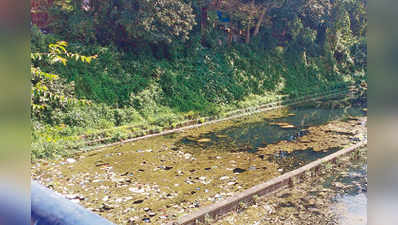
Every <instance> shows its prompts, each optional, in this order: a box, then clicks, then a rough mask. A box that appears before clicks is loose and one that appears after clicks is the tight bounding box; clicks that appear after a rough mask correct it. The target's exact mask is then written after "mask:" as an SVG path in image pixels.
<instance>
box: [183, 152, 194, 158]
mask: <svg viewBox="0 0 398 225" xmlns="http://www.w3.org/2000/svg"><path fill="white" fill-rule="evenodd" d="M191 157H192V155H191V154H189V153H186V154H185V155H184V158H185V159H190V158H191Z"/></svg>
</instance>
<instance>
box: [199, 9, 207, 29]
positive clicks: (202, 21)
mask: <svg viewBox="0 0 398 225" xmlns="http://www.w3.org/2000/svg"><path fill="white" fill-rule="evenodd" d="M207 11H208V7H207V6H205V7H202V10H201V15H200V31H201V33H202V34H204V33H205V32H206V29H207Z"/></svg>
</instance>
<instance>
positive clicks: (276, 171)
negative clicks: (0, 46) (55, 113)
mask: <svg viewBox="0 0 398 225" xmlns="http://www.w3.org/2000/svg"><path fill="white" fill-rule="evenodd" d="M363 103H364V102H363V101H341V100H329V101H325V102H317V103H315V104H306V105H300V106H296V107H293V108H285V109H280V110H275V111H269V112H264V113H259V114H255V115H251V116H249V117H242V118H238V119H233V120H229V121H224V122H220V123H216V124H211V125H208V126H203V127H199V128H195V129H189V130H185V131H183V132H179V133H174V134H170V135H166V136H158V137H154V138H149V139H143V140H140V141H137V142H133V143H128V144H125V145H120V146H114V147H111V148H107V149H103V150H99V151H92V152H87V153H80V154H76V155H74V156H72V157H71V158H73V160H70V159H71V158H69V159H67V158H63V159H58V160H50V161H42V162H38V163H35V164H34V165H33V166H32V176H33V178H34V179H35V180H38V181H39V182H40V183H42V184H44V185H46V186H47V187H50V188H52V189H54V190H56V191H57V192H59V193H61V194H63V195H65V196H66V197H67V198H69V199H71V200H73V201H75V202H78V203H80V204H82V205H84V206H85V207H87V208H89V209H90V210H92V211H94V212H97V213H99V214H100V215H102V216H104V217H106V218H108V219H109V220H111V221H113V222H115V223H116V224H141V223H149V224H160V223H165V222H168V221H171V220H174V219H176V218H178V217H180V216H183V215H186V214H189V213H191V212H192V211H194V210H195V209H196V208H198V207H201V206H204V205H208V204H211V203H214V202H216V201H219V200H221V199H225V198H226V197H229V196H231V195H232V194H233V193H235V192H239V191H242V190H244V189H247V188H250V187H252V186H254V185H256V184H259V183H262V182H264V181H267V180H269V179H271V178H273V177H276V176H279V175H281V174H283V173H284V172H286V171H290V170H293V169H296V168H298V167H300V166H302V165H304V164H306V163H308V162H310V161H313V160H316V159H318V158H320V157H323V156H325V155H328V154H331V153H333V152H335V151H337V150H339V149H341V148H342V147H344V146H347V145H350V144H352V143H355V142H358V141H361V140H363V138H364V136H363V135H362V134H363V130H364V129H366V128H365V121H366V120H365V118H366V117H365V115H366V112H365V110H363V108H364V105H363Z"/></svg>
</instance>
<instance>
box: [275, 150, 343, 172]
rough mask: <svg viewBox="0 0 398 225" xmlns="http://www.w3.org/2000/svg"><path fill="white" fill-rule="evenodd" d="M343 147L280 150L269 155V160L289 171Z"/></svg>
mask: <svg viewBox="0 0 398 225" xmlns="http://www.w3.org/2000/svg"><path fill="white" fill-rule="evenodd" d="M341 149H342V148H340V147H334V148H328V149H325V150H324V151H314V149H312V148H308V149H305V150H295V151H293V152H291V153H288V152H285V151H280V152H278V153H275V154H273V155H268V161H270V162H276V163H277V164H278V166H279V167H278V168H279V169H283V171H285V172H288V171H292V170H295V169H297V168H299V167H301V166H304V165H305V164H308V163H310V162H312V161H315V160H317V159H319V158H323V157H325V156H327V155H329V154H333V153H335V152H337V151H339V150H341Z"/></svg>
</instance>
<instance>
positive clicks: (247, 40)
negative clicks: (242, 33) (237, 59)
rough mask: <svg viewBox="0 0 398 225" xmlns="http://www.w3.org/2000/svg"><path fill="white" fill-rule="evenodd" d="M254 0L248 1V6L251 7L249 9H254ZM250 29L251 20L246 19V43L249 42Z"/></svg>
mask: <svg viewBox="0 0 398 225" xmlns="http://www.w3.org/2000/svg"><path fill="white" fill-rule="evenodd" d="M254 7H255V6H254V0H252V1H251V3H250V8H251V10H254ZM252 15H253V14H252V13H250V17H249V19H250V18H251V17H252ZM250 29H251V21H250V20H249V21H248V23H247V31H246V44H249V43H250Z"/></svg>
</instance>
